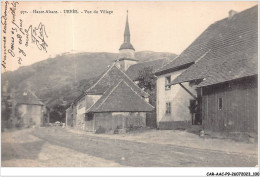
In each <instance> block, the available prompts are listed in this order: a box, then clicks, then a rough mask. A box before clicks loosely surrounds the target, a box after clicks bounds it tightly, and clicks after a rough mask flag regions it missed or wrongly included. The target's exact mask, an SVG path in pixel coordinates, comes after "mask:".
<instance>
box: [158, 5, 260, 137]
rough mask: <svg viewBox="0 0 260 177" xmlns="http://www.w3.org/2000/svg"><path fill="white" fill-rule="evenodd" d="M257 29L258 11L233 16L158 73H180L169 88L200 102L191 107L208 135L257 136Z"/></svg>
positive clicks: (248, 11) (213, 26) (256, 9)
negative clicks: (239, 133) (184, 93)
mask: <svg viewBox="0 0 260 177" xmlns="http://www.w3.org/2000/svg"><path fill="white" fill-rule="evenodd" d="M257 25H258V7H257V6H255V7H252V8H250V9H247V10H245V11H243V12H240V13H236V12H234V11H230V12H229V17H227V18H225V19H222V20H220V21H217V22H215V23H214V24H212V25H210V26H209V27H208V28H207V29H206V30H205V31H204V32H203V33H202V34H201V35H200V36H199V37H198V38H197V39H196V40H195V41H194V42H193V43H192V44H191V45H190V46H189V47H188V48H187V49H186V50H184V51H183V53H182V54H181V55H180V56H179V57H178V58H177V59H176V60H175V61H173V62H171V63H169V64H168V65H166V66H164V67H163V68H161V69H160V70H158V71H157V74H158V76H160V75H163V74H166V73H176V72H179V74H176V76H175V77H174V78H171V80H170V81H169V82H168V83H166V85H165V86H166V87H180V88H182V89H183V91H186V92H187V93H188V94H189V95H190V98H191V97H193V98H194V100H195V101H194V102H193V103H192V101H191V103H192V104H193V105H189V106H190V108H191V107H192V106H193V108H194V109H193V111H194V114H195V118H197V119H195V121H198V122H201V123H202V125H203V128H204V129H206V130H211V131H221V132H224V131H227V132H257V75H258V71H257V63H258V62H257V60H258V51H257V48H258V45H257V39H258V38H257V37H258V27H257ZM180 71H181V72H180ZM158 97H160V95H158ZM190 98H183V99H186V101H187V102H188V101H189V99H190ZM175 100H176V99H172V102H175ZM184 101H185V100H184ZM159 103H160V101H159ZM185 106H188V105H185ZM173 109H174V108H173ZM186 110H187V109H186ZM173 111H174V110H173ZM190 111H192V110H190ZM191 113H192V112H191ZM190 117H192V114H191V115H190ZM173 119H174V118H173ZM158 121H160V117H159V119H158Z"/></svg>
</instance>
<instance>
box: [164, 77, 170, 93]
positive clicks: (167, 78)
mask: <svg viewBox="0 0 260 177" xmlns="http://www.w3.org/2000/svg"><path fill="white" fill-rule="evenodd" d="M170 83H171V76H167V77H165V90H169V89H171V86H170V85H169V84H170Z"/></svg>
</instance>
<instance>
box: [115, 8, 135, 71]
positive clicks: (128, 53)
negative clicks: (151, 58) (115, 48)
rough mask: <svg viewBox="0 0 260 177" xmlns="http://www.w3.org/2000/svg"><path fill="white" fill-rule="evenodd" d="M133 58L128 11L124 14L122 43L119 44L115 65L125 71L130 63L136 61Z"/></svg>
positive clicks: (133, 51)
mask: <svg viewBox="0 0 260 177" xmlns="http://www.w3.org/2000/svg"><path fill="white" fill-rule="evenodd" d="M137 61H138V60H137V59H136V58H135V49H134V47H133V45H132V44H131V42H130V30H129V23H128V11H127V14H126V23H125V32H124V43H123V44H122V45H121V46H120V49H119V55H118V58H117V66H118V67H119V68H121V69H122V70H123V71H126V70H127V69H128V68H129V67H130V66H131V65H133V64H136V63H137Z"/></svg>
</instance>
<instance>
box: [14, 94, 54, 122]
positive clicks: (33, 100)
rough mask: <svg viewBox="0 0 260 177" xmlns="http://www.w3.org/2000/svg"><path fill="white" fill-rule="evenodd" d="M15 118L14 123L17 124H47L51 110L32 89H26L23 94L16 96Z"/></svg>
mask: <svg viewBox="0 0 260 177" xmlns="http://www.w3.org/2000/svg"><path fill="white" fill-rule="evenodd" d="M14 102H15V112H16V113H15V114H16V116H15V118H16V120H13V123H14V124H16V126H21V127H31V126H36V127H40V126H46V125H47V124H48V123H49V111H48V108H47V107H46V105H45V104H44V103H43V102H42V101H40V100H39V98H38V97H37V96H36V95H35V94H34V93H33V92H32V91H30V90H25V91H24V92H23V93H22V94H19V95H17V96H16V97H15V98H14Z"/></svg>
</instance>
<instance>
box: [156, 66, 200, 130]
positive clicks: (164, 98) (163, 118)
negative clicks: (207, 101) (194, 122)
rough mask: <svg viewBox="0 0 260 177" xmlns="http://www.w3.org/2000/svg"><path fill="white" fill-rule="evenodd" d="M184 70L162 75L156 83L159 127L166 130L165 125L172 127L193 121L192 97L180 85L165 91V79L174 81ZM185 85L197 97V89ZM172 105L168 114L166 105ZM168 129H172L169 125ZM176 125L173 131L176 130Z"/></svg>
mask: <svg viewBox="0 0 260 177" xmlns="http://www.w3.org/2000/svg"><path fill="white" fill-rule="evenodd" d="M183 71H184V70H179V71H176V72H173V73H169V74H165V75H160V76H158V78H157V82H156V87H157V89H156V91H157V93H156V95H157V96H156V114H157V115H156V121H157V127H158V128H161V129H164V127H165V126H160V125H165V124H168V123H169V122H173V123H170V125H174V122H176V125H177V124H178V122H180V121H184V122H187V121H191V114H190V110H189V104H190V100H191V99H193V98H192V96H191V95H190V94H189V93H187V92H186V91H185V90H184V89H183V88H182V87H181V86H180V85H178V84H177V85H172V86H171V88H170V89H168V90H166V89H165V77H167V76H171V80H174V79H175V78H176V77H177V76H179V75H180V74H181V73H182V72H183ZM183 85H184V86H185V87H186V88H187V89H188V90H190V91H191V92H192V93H193V94H194V95H196V91H195V87H191V86H189V84H188V83H183ZM167 102H170V103H171V114H166V103H167ZM167 126H168V127H167V129H170V127H169V124H168V125H167ZM175 127H176V126H175V125H174V126H172V129H175Z"/></svg>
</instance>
